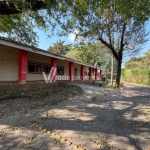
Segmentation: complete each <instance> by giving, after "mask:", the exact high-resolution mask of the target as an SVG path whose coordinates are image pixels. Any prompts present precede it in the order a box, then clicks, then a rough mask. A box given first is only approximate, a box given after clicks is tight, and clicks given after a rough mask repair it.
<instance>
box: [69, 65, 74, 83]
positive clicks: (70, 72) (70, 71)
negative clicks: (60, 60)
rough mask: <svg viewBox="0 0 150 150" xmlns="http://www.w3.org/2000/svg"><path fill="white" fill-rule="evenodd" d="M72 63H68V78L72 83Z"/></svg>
mask: <svg viewBox="0 0 150 150" xmlns="http://www.w3.org/2000/svg"><path fill="white" fill-rule="evenodd" d="M73 71H74V68H73V62H69V77H70V81H73V74H74V72H73Z"/></svg>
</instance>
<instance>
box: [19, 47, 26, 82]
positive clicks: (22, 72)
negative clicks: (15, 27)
mask: <svg viewBox="0 0 150 150" xmlns="http://www.w3.org/2000/svg"><path fill="white" fill-rule="evenodd" d="M26 75H27V52H26V51H23V50H20V51H19V53H18V82H19V83H20V84H22V83H26V80H27V77H26Z"/></svg>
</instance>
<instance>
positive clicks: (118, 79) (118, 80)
mask: <svg viewBox="0 0 150 150" xmlns="http://www.w3.org/2000/svg"><path fill="white" fill-rule="evenodd" d="M117 63H118V64H117V78H116V87H117V88H119V87H120V79H121V65H122V60H118V61H117Z"/></svg>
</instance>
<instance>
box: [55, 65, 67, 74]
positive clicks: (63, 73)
mask: <svg viewBox="0 0 150 150" xmlns="http://www.w3.org/2000/svg"><path fill="white" fill-rule="evenodd" d="M57 67H62V68H63V73H62V74H57V71H56V75H58V76H63V75H64V74H65V67H64V66H61V65H57Z"/></svg>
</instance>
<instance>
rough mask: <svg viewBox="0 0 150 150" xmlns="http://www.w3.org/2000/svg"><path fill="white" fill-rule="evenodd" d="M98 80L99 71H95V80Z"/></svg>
mask: <svg viewBox="0 0 150 150" xmlns="http://www.w3.org/2000/svg"><path fill="white" fill-rule="evenodd" d="M97 78H98V70H97V69H95V80H97Z"/></svg>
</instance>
